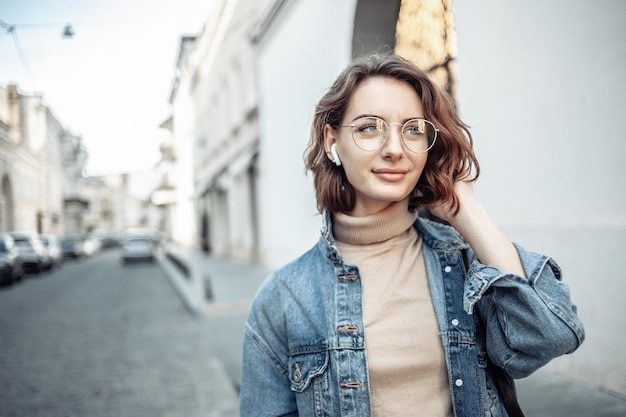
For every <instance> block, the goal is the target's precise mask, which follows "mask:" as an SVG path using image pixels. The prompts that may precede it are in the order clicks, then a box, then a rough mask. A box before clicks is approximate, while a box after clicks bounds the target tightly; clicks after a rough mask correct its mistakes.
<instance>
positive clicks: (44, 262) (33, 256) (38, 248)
mask: <svg viewBox="0 0 626 417" xmlns="http://www.w3.org/2000/svg"><path fill="white" fill-rule="evenodd" d="M9 235H11V237H12V238H13V240H14V241H15V245H16V246H17V249H18V250H19V252H20V256H21V257H22V264H23V266H24V269H26V270H32V271H34V272H37V273H39V272H41V271H43V270H44V269H46V268H47V267H48V266H49V265H50V257H49V256H48V251H46V248H45V247H44V245H43V243H41V240H40V239H39V235H38V234H37V233H34V232H10V233H9Z"/></svg>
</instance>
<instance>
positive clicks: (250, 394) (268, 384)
mask: <svg viewBox="0 0 626 417" xmlns="http://www.w3.org/2000/svg"><path fill="white" fill-rule="evenodd" d="M264 300H265V301H267V300H268V298H267V297H263V294H259V295H257V297H256V299H255V302H254V303H253V305H252V307H251V309H250V312H249V313H248V319H247V321H246V329H245V334H244V341H243V360H242V367H241V387H240V393H239V415H240V416H241V417H249V416H255V417H256V416H260V417H261V416H262V417H275V416H297V415H298V410H297V405H296V400H295V394H294V393H293V391H292V390H291V384H290V381H289V377H288V370H287V365H286V364H284V363H283V362H284V361H281V360H280V357H281V356H283V354H281V353H280V352H276V350H278V348H277V347H276V346H274V347H272V346H270V344H271V343H270V342H268V340H270V341H274V342H277V341H278V340H280V334H281V332H280V327H281V326H280V323H277V321H280V320H277V318H278V317H276V316H275V315H274V317H273V319H272V318H271V317H272V314H271V312H270V311H268V310H267V309H265V308H264V305H265V302H264ZM265 333H269V334H265ZM285 356H286V355H285Z"/></svg>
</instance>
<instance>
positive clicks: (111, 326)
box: [0, 250, 238, 417]
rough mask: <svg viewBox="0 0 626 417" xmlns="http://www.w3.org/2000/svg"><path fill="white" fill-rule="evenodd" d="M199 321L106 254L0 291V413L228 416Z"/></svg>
mask: <svg viewBox="0 0 626 417" xmlns="http://www.w3.org/2000/svg"><path fill="white" fill-rule="evenodd" d="M210 338H211V336H210V334H209V333H208V332H207V328H206V326H205V324H204V323H203V321H202V320H199V319H198V318H197V317H194V316H193V315H191V314H190V313H189V311H188V310H187V309H186V308H185V306H184V304H183V303H182V302H181V301H180V299H179V297H178V296H177V295H176V293H175V292H174V290H173V289H172V287H171V285H170V283H169V282H168V280H167V278H166V277H165V275H164V274H163V272H162V271H161V269H160V268H159V266H158V264H156V263H154V264H141V265H131V266H123V265H122V264H121V262H120V259H119V252H118V251H117V250H112V251H108V252H103V253H100V254H98V255H97V256H95V257H93V258H91V259H86V260H83V261H80V262H69V261H68V262H66V263H65V264H64V265H63V266H62V267H61V268H60V269H58V270H54V271H51V272H47V273H43V274H41V275H29V276H27V277H26V278H25V279H24V280H23V282H21V283H18V284H15V285H12V286H10V287H6V288H5V287H3V288H0V417H47V416H50V417H53V416H54V417H59V416H89V417H99V416H125V417H134V416H137V417H143V416H145V417H158V416H163V417H178V416H180V417H183V416H184V417H193V416H216V417H217V416H219V417H226V416H229V417H230V416H236V415H237V412H238V409H237V396H236V392H235V391H234V389H233V388H232V386H231V385H230V383H229V378H228V376H227V375H226V372H225V370H224V369H223V366H222V364H221V363H220V362H219V361H218V359H217V358H216V357H215V355H214V354H213V353H212V351H211V349H210V348H209V347H208V346H209V345H210V343H209V342H210Z"/></svg>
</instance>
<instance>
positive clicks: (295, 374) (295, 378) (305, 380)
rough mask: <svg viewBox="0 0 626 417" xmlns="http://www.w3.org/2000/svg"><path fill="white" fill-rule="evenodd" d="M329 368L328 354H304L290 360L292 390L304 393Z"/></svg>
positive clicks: (324, 352)
mask: <svg viewBox="0 0 626 417" xmlns="http://www.w3.org/2000/svg"><path fill="white" fill-rule="evenodd" d="M327 368H328V352H327V351H322V352H315V353H303V354H297V355H293V356H291V357H290V358H289V380H290V382H291V390H292V391H294V392H303V391H304V390H306V389H307V388H308V387H309V385H311V383H312V381H313V380H314V379H315V378H316V377H318V376H320V375H322V374H323V373H324V372H325V371H326V369H327Z"/></svg>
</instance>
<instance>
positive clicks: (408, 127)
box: [402, 120, 426, 136]
mask: <svg viewBox="0 0 626 417" xmlns="http://www.w3.org/2000/svg"><path fill="white" fill-rule="evenodd" d="M402 133H403V134H404V135H407V136H421V135H423V134H424V133H426V122H425V121H424V120H409V121H408V122H407V123H406V124H405V125H404V130H403V131H402Z"/></svg>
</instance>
